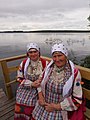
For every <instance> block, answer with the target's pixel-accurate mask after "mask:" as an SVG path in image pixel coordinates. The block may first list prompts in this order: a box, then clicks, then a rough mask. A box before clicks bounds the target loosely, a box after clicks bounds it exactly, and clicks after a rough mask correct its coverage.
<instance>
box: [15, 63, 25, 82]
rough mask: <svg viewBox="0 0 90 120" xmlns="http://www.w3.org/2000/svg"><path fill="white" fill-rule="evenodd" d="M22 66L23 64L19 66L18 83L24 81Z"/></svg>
mask: <svg viewBox="0 0 90 120" xmlns="http://www.w3.org/2000/svg"><path fill="white" fill-rule="evenodd" d="M22 64H23V62H21V64H20V65H19V68H18V71H17V81H19V82H21V81H22V80H23V79H24V76H23V71H22Z"/></svg>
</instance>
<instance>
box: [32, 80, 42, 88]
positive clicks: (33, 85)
mask: <svg viewBox="0 0 90 120" xmlns="http://www.w3.org/2000/svg"><path fill="white" fill-rule="evenodd" d="M40 84H41V80H36V81H34V82H33V83H32V87H35V88H37V87H39V86H40Z"/></svg>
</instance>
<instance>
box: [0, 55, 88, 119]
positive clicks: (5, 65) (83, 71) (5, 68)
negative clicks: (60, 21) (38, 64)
mask: <svg viewBox="0 0 90 120" xmlns="http://www.w3.org/2000/svg"><path fill="white" fill-rule="evenodd" d="M25 57H26V55H19V56H15V57H9V58H5V59H0V64H1V67H2V72H3V75H4V83H5V89H6V94H7V96H8V98H9V99H11V98H12V97H13V95H12V88H11V85H12V84H14V83H16V76H15V79H14V80H11V79H10V73H12V72H16V71H17V69H18V64H17V65H15V66H8V63H10V62H12V61H14V62H15V63H17V62H16V61H17V60H22V59H23V58H25ZM43 58H45V59H47V60H51V59H50V58H48V57H43ZM76 67H77V68H78V69H79V70H80V73H81V76H82V79H85V80H88V81H90V69H88V68H84V67H81V66H76ZM83 92H84V95H85V97H86V99H87V100H90V90H89V89H86V88H85V87H83ZM85 115H86V117H87V118H88V119H90V109H88V108H87V112H86V113H85Z"/></svg>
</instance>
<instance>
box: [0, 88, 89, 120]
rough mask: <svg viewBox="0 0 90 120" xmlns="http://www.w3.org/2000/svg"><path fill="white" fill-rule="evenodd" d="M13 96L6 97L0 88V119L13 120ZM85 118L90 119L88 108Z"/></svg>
mask: <svg viewBox="0 0 90 120" xmlns="http://www.w3.org/2000/svg"><path fill="white" fill-rule="evenodd" d="M14 107H15V98H13V99H8V97H7V96H6V94H5V93H4V91H3V90H2V89H0V120H14ZM85 116H86V120H90V110H89V109H87V112H86V113H85Z"/></svg>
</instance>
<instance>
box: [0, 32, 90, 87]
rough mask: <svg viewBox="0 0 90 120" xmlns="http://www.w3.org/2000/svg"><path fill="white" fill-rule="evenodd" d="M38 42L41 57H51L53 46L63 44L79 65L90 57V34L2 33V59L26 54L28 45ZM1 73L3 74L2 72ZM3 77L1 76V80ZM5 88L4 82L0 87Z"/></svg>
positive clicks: (0, 38) (0, 34) (0, 44)
mask: <svg viewBox="0 0 90 120" xmlns="http://www.w3.org/2000/svg"><path fill="white" fill-rule="evenodd" d="M30 42H36V43H37V44H38V45H39V46H40V48H41V55H45V56H50V57H51V46H52V44H54V43H61V42H63V43H64V44H65V45H66V46H67V48H68V50H69V56H70V59H72V60H73V61H74V60H75V61H78V63H79V62H80V61H81V60H82V59H84V58H85V57H86V56H88V55H90V33H89V32H88V33H86V32H78V33H74V32H67V33H66V32H51V33H47V32H46V33H44V32H42V33H41V32H40V33H0V59H2V58H6V57H12V56H17V55H20V54H25V53H26V45H27V44H28V43H30ZM0 73H1V72H0ZM2 79H3V75H2V74H0V80H2ZM2 86H3V82H2V83H1V84H0V87H2Z"/></svg>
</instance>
